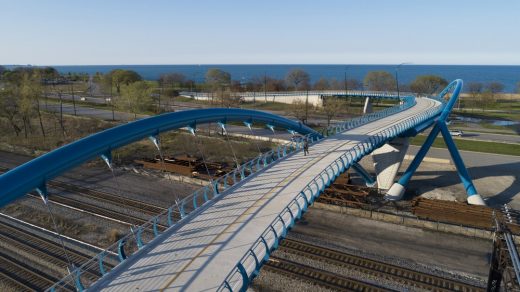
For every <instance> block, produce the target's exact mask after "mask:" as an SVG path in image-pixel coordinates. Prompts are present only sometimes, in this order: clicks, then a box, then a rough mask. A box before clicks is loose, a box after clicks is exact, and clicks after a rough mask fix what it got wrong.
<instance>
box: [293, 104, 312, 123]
mask: <svg viewBox="0 0 520 292" xmlns="http://www.w3.org/2000/svg"><path fill="white" fill-rule="evenodd" d="M309 108H310V110H311V111H312V110H313V109H314V107H313V106H312V105H309V104H308V103H306V102H305V101H303V100H299V99H295V100H294V101H293V102H292V106H291V112H290V114H292V115H293V116H294V117H295V118H297V119H298V120H300V121H302V122H303V123H307V120H306V118H307V116H308V111H309Z"/></svg>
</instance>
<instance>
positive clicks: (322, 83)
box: [313, 77, 330, 90]
mask: <svg viewBox="0 0 520 292" xmlns="http://www.w3.org/2000/svg"><path fill="white" fill-rule="evenodd" d="M313 89H314V90H327V89H330V83H329V80H328V79H327V78H324V77H321V78H320V79H319V80H318V81H316V82H315V83H314V86H313Z"/></svg>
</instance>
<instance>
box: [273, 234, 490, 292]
mask: <svg viewBox="0 0 520 292" xmlns="http://www.w3.org/2000/svg"><path fill="white" fill-rule="evenodd" d="M279 249H280V250H282V251H285V252H288V253H291V254H295V255H299V256H304V257H307V258H311V259H314V260H318V261H322V262H327V263H331V264H334V265H338V266H343V267H346V268H349V269H352V270H357V271H360V272H362V273H365V274H368V275H373V276H376V277H378V278H384V279H389V280H392V281H395V282H398V283H401V284H405V285H410V286H414V287H417V288H421V289H426V290H428V291H464V292H476V291H484V289H482V288H480V287H477V286H474V285H470V284H466V283H463V282H459V281H455V280H451V279H445V278H442V277H438V276H434V275H429V274H425V273H421V272H418V271H415V270H411V269H407V268H404V267H399V266H396V265H392V264H387V263H383V262H379V261H375V260H371V259H366V258H362V257H359V256H354V255H350V254H347V253H344V252H339V251H336V250H333V249H329V248H325V247H321V246H317V245H313V244H309V243H305V242H301V241H297V240H293V239H288V238H286V239H284V240H283V241H282V242H281V244H280V247H279Z"/></svg>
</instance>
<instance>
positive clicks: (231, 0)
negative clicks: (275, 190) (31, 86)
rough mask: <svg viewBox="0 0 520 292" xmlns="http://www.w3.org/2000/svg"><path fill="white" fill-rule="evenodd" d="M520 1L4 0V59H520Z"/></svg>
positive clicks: (0, 16) (0, 15)
mask: <svg viewBox="0 0 520 292" xmlns="http://www.w3.org/2000/svg"><path fill="white" fill-rule="evenodd" d="M519 13H520V1H517V0H507V1H506V0H497V1H479V0H473V1H469V0H458V1H453V0H451V1H448V0H434V1H421V0H409V1H408V0H393V1H392V0H386V1H385V0H372V1H367V0H343V1H340V0H338V1H335V0H331V1H327V0H321V1H316V0H314V1H306V0H298V1H293V0H287V1H283V0H257V1H248V0H236V1H235V0H219V1H217V0H213V1H210V0H184V1H175V0H170V1H167V0H164V1H163V0H140V1H136V0H75V1H70V0H46V1H44V0H9V1H8V0H0V39H1V41H0V64H34V65H76V64H81V65H94V64H116V65H119V64H396V63H401V62H413V63H414V64H500V65H502V64H503V65H520V14H519Z"/></svg>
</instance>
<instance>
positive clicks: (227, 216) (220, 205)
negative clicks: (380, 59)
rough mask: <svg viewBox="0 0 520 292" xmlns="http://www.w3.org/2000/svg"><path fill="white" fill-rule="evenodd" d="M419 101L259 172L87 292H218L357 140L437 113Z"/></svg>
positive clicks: (428, 103)
mask: <svg viewBox="0 0 520 292" xmlns="http://www.w3.org/2000/svg"><path fill="white" fill-rule="evenodd" d="M416 101H417V103H416V105H414V106H413V107H411V108H410V109H407V110H405V111H403V112H400V113H397V114H394V115H391V116H389V117H386V118H382V119H380V120H377V121H374V122H372V123H368V124H365V125H363V126H360V127H357V128H354V129H351V130H348V131H345V132H343V133H340V134H338V135H334V136H331V137H329V138H326V139H324V140H322V141H320V142H319V143H316V144H314V145H313V146H312V147H310V154H309V155H307V156H304V153H303V152H302V151H299V152H295V153H294V154H292V155H289V156H287V157H286V158H285V159H281V160H279V161H277V162H276V163H273V164H271V165H270V166H269V167H266V168H265V169H264V170H263V171H260V172H258V173H255V174H254V175H252V176H251V177H250V178H248V179H246V180H244V181H243V182H240V183H238V184H237V185H235V186H233V187H232V188H230V189H229V190H227V191H226V192H225V193H224V194H223V195H222V196H221V197H220V198H219V199H218V200H216V201H212V202H208V205H207V206H206V207H205V208H201V209H200V210H197V211H196V212H193V213H192V214H190V215H189V216H190V217H187V218H186V219H187V220H185V221H184V222H183V223H182V224H179V225H175V226H173V227H171V228H169V229H168V230H167V231H165V232H164V233H163V234H161V235H160V236H159V237H157V238H156V239H155V240H154V241H153V242H150V243H149V244H148V245H146V246H145V247H144V248H143V249H142V250H140V251H139V252H138V253H137V254H135V255H134V256H133V257H131V258H129V259H127V260H126V261H124V262H123V263H121V264H120V265H119V266H117V267H116V268H115V269H114V270H112V271H111V272H110V273H109V274H107V275H105V276H104V277H103V278H101V279H100V280H99V281H97V282H96V283H95V284H94V285H93V286H91V287H90V290H92V291H98V290H103V291H137V290H139V291H150V290H167V291H173V290H175V291H176V290H186V291H208V290H212V291H214V290H217V289H218V288H219V287H221V284H222V283H223V281H224V280H225V279H226V277H227V276H228V274H229V273H230V271H232V269H233V268H235V267H236V265H237V263H238V262H239V261H240V260H241V258H242V257H243V256H244V255H245V254H246V253H248V252H249V251H250V249H251V248H252V246H253V245H254V244H255V242H256V241H257V239H258V238H259V236H260V235H261V234H262V232H264V231H265V229H266V228H267V227H268V226H269V224H271V222H272V221H273V220H274V219H276V217H277V216H279V214H280V213H281V212H282V211H283V208H285V206H287V204H288V203H289V202H290V201H291V200H293V199H294V198H296V197H297V196H298V194H299V193H300V192H301V190H302V188H303V187H304V186H305V185H306V184H308V183H309V181H311V180H312V179H313V178H314V177H315V176H316V175H317V174H319V173H320V172H321V171H323V170H324V169H325V168H326V167H327V166H328V165H330V164H331V163H332V162H333V161H334V160H336V159H337V158H338V157H340V156H341V155H342V154H343V153H345V152H346V151H348V150H349V149H351V148H352V147H353V146H354V145H355V144H356V143H358V142H359V141H362V140H365V139H368V138H369V137H370V136H372V135H375V134H377V133H379V132H382V131H383V130H385V129H386V128H389V127H391V126H392V125H394V124H397V123H400V122H402V121H404V120H406V119H409V118H412V117H413V116H416V115H419V114H420V113H422V112H425V111H427V110H428V109H432V108H435V107H438V106H440V102H438V101H435V100H433V99H427V98H417V99H416ZM302 200H303V198H302ZM285 219H286V220H285ZM289 219H290V218H284V221H285V222H290V220H289ZM266 240H274V238H266ZM258 256H259V257H260V258H261V256H262V255H261V254H259V255H258Z"/></svg>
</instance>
